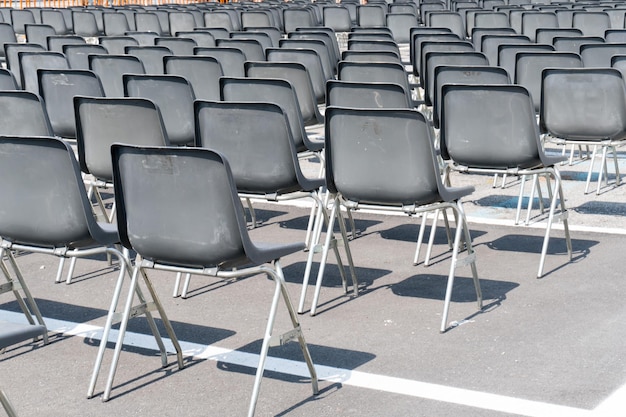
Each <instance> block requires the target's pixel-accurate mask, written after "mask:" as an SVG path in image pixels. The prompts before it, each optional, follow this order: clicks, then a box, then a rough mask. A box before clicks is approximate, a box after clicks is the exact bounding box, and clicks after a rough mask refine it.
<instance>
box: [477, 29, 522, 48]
mask: <svg viewBox="0 0 626 417" xmlns="http://www.w3.org/2000/svg"><path fill="white" fill-rule="evenodd" d="M515 34H517V32H515V29H513V28H512V27H510V26H503V27H475V28H474V29H472V32H471V36H470V37H471V39H472V43H473V44H474V48H476V50H477V51H481V52H482V46H483V36H486V35H515Z"/></svg>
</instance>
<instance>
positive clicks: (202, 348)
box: [0, 310, 626, 417]
mask: <svg viewBox="0 0 626 417" xmlns="http://www.w3.org/2000/svg"><path fill="white" fill-rule="evenodd" d="M0 320H5V321H11V322H25V319H24V315H23V314H21V313H18V312H10V311H4V310H0ZM45 320H46V324H47V325H48V328H49V330H50V331H52V332H57V333H62V334H64V335H70V336H76V337H82V338H88V339H96V340H100V339H101V338H102V327H99V326H93V325H90V324H81V323H74V322H69V321H62V320H54V319H50V318H45ZM117 333H118V332H117V331H116V330H113V331H112V332H111V334H110V336H109V341H110V342H115V340H116V339H117ZM164 342H165V344H166V347H167V349H168V351H170V352H172V351H173V350H174V348H173V346H172V344H171V342H170V341H169V339H164ZM124 344H125V345H127V346H134V347H139V348H143V349H152V350H156V343H155V341H154V338H153V337H152V336H151V335H145V334H139V333H132V332H127V334H126V337H125V340H124ZM180 344H181V348H182V349H183V352H184V355H185V356H192V357H194V358H196V359H207V360H212V361H221V362H226V363H230V364H235V365H241V366H246V367H251V368H256V366H257V364H258V360H259V356H258V355H256V354H252V353H245V352H239V351H234V350H231V349H224V348H220V347H217V346H207V345H202V344H198V343H191V342H184V341H181V342H180ZM266 369H267V370H268V371H275V372H279V373H283V374H287V375H294V376H299V377H304V378H306V377H308V376H309V373H308V370H307V368H306V365H305V364H304V362H298V361H293V360H287V359H281V358H275V357H268V359H267V363H266ZM316 370H317V372H318V377H319V379H320V380H325V381H329V382H337V383H341V384H343V385H349V386H354V387H359V388H365V389H372V390H376V391H383V392H389V393H394V394H401V395H407V396H411V397H417V398H424V399H428V400H434V401H441V402H445V403H452V404H458V405H463V406H469V407H474V408H479V409H483V410H490V411H498V412H503V413H509V414H513V415H518V416H528V417H553V416H567V417H596V416H603V417H609V416H610V417H613V416H615V417H617V416H623V415H624V414H623V413H624V410H626V386H624V387H621V388H620V389H618V390H617V391H616V392H615V393H614V394H613V395H611V396H610V397H609V398H608V399H607V400H605V401H604V402H603V403H602V404H601V405H600V406H599V407H598V408H597V409H596V410H585V409H580V408H574V407H568V406H564V405H556V404H548V403H544V402H539V401H531V400H524V399H521V398H514V397H508V396H504V395H497V394H490V393H486V392H480V391H474V390H467V389H462V388H454V387H449V386H445V385H438V384H431V383H427V382H420V381H414V380H410V379H405V378H395V377H391V376H385V375H377V374H372V373H367V372H360V371H352V370H349V369H342V368H335V367H330V366H323V365H316Z"/></svg>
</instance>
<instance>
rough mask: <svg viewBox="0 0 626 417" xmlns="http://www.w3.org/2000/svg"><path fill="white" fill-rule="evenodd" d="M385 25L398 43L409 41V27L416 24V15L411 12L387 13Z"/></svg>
mask: <svg viewBox="0 0 626 417" xmlns="http://www.w3.org/2000/svg"><path fill="white" fill-rule="evenodd" d="M386 18H387V27H388V28H389V29H391V33H392V34H393V39H394V40H395V41H396V42H398V43H407V44H408V43H409V41H410V40H411V38H410V33H411V28H412V27H415V26H418V21H417V16H415V15H413V14H411V13H387V16H386Z"/></svg>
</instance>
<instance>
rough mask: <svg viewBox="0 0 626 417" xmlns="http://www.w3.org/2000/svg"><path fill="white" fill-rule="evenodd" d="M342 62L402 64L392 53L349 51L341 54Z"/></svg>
mask: <svg viewBox="0 0 626 417" xmlns="http://www.w3.org/2000/svg"><path fill="white" fill-rule="evenodd" d="M341 60H342V61H360V62H373V61H383V62H397V63H400V64H401V63H402V59H401V58H400V55H399V54H398V53H396V52H393V51H351V50H349V49H348V50H346V51H343V52H342V53H341Z"/></svg>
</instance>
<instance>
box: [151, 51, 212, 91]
mask: <svg viewBox="0 0 626 417" xmlns="http://www.w3.org/2000/svg"><path fill="white" fill-rule="evenodd" d="M163 64H164V66H165V74H170V75H179V76H182V77H185V78H186V79H187V80H188V81H189V83H190V84H191V87H192V88H193V93H194V96H195V97H196V99H198V100H219V99H220V87H219V78H220V77H221V76H223V75H224V74H223V73H222V66H221V65H220V63H219V62H218V60H217V59H215V58H213V57H210V56H201V55H196V56H175V55H172V56H166V57H164V58H163Z"/></svg>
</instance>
